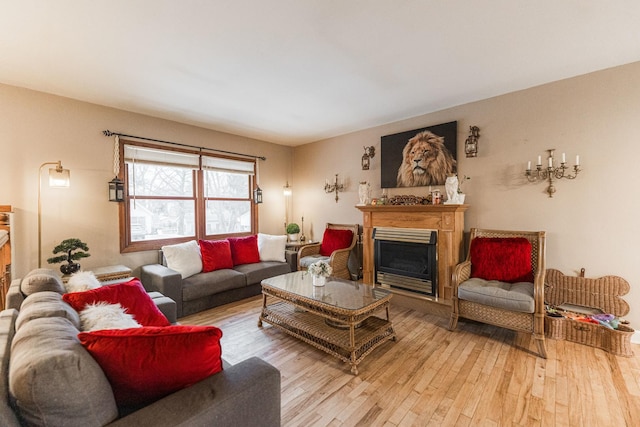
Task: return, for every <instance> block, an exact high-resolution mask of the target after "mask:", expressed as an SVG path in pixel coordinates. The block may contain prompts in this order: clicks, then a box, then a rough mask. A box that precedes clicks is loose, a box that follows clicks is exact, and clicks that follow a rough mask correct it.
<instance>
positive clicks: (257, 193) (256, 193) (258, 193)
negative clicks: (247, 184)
mask: <svg viewBox="0 0 640 427" xmlns="http://www.w3.org/2000/svg"><path fill="white" fill-rule="evenodd" d="M253 202H254V203H255V204H259V203H262V188H260V186H259V185H258V184H256V188H255V190H253Z"/></svg>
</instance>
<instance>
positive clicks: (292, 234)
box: [287, 222, 300, 242]
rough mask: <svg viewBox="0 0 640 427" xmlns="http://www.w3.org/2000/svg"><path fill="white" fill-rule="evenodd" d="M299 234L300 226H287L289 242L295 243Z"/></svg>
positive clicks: (293, 223) (293, 224)
mask: <svg viewBox="0 0 640 427" xmlns="http://www.w3.org/2000/svg"><path fill="white" fill-rule="evenodd" d="M299 233H300V226H299V225H298V224H296V223H295V222H292V223H291V224H288V225H287V234H288V235H289V241H290V242H295V241H297V240H298V234H299Z"/></svg>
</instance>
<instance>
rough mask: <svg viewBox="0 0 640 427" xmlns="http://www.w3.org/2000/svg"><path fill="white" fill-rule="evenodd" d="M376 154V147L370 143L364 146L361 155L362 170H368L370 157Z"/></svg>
mask: <svg viewBox="0 0 640 427" xmlns="http://www.w3.org/2000/svg"><path fill="white" fill-rule="evenodd" d="M375 155H376V148H375V147H374V146H373V145H371V146H369V147H364V154H363V155H362V170H363V171H368V170H369V166H371V159H372V158H374V157H375Z"/></svg>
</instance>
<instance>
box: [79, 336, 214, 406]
mask: <svg viewBox="0 0 640 427" xmlns="http://www.w3.org/2000/svg"><path fill="white" fill-rule="evenodd" d="M220 337H222V331H221V330H220V329H218V328H216V327H215V326H182V325H176V326H167V327H165V328H156V327H143V328H131V329H104V330H101V331H93V332H81V333H80V334H78V339H80V342H81V343H82V345H83V346H84V347H85V348H86V349H87V351H88V352H89V353H91V355H92V356H93V358H94V359H95V360H96V361H97V362H98V364H99V365H100V367H101V368H102V370H103V371H104V373H105V375H106V376H107V379H108V380H109V382H110V383H111V387H112V388H113V394H114V396H115V399H116V403H117V404H118V405H120V406H125V405H126V406H129V405H136V404H144V403H150V402H152V401H154V400H157V399H160V398H162V397H164V396H166V395H168V394H171V393H173V392H175V391H178V390H181V389H183V388H185V387H189V386H190V385H192V384H195V383H196V382H198V381H200V380H202V379H204V378H206V377H208V376H210V375H213V374H215V373H216V372H219V371H221V370H222V359H221V354H222V349H221V348H220Z"/></svg>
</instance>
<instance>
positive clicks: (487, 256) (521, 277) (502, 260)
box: [470, 237, 533, 283]
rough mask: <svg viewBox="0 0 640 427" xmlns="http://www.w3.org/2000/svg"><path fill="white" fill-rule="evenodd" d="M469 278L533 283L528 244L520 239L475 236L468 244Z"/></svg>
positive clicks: (529, 246)
mask: <svg viewBox="0 0 640 427" xmlns="http://www.w3.org/2000/svg"><path fill="white" fill-rule="evenodd" d="M470 254H471V277H478V278H481V279H485V280H499V281H501V282H508V283H516V282H533V270H532V268H531V242H529V241H528V240H527V239H525V238H524V237H508V238H496V237H476V238H475V239H473V240H472V241H471V250H470Z"/></svg>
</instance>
